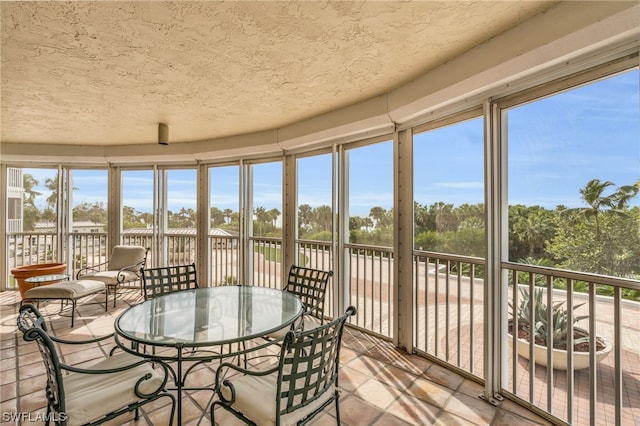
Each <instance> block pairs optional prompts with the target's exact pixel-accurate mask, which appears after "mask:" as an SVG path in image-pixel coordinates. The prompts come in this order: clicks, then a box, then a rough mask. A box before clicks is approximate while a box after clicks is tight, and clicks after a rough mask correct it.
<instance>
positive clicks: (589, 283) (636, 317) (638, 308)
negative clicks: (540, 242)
mask: <svg viewBox="0 0 640 426" xmlns="http://www.w3.org/2000/svg"><path fill="white" fill-rule="evenodd" d="M503 271H504V274H505V276H504V284H503V285H505V286H508V288H509V301H510V304H511V306H513V307H516V308H517V307H519V306H520V302H521V301H522V297H523V293H522V292H520V291H515V292H514V291H512V290H513V288H514V286H518V287H516V288H524V289H525V290H526V292H527V293H528V294H530V295H533V294H535V292H536V291H541V292H542V294H541V296H542V299H541V301H542V302H543V303H544V304H545V305H546V306H553V305H554V304H562V307H563V309H565V310H566V312H567V315H568V324H569V326H571V324H573V322H574V320H575V321H576V324H575V325H574V326H573V328H574V329H583V330H586V332H587V333H588V336H589V338H588V344H587V346H588V354H587V355H584V357H585V358H586V361H585V363H586V367H585V368H581V365H580V362H581V361H580V358H582V357H583V355H582V354H581V353H579V352H578V351H576V350H573V344H572V343H573V342H571V340H572V339H573V333H571V332H569V334H568V337H569V339H570V341H569V343H568V345H567V348H568V351H567V352H563V351H560V352H558V351H552V349H551V347H549V346H542V347H541V348H537V349H536V346H535V345H534V343H533V342H532V340H531V339H529V340H527V341H522V340H516V344H515V345H514V344H513V343H512V340H513V339H511V338H507V336H506V330H505V331H504V334H503V336H504V337H505V338H504V340H506V341H507V344H506V345H505V350H504V353H505V355H506V359H507V361H506V362H505V367H506V370H505V371H506V372H507V374H506V375H505V382H504V384H503V388H504V389H505V392H508V393H510V394H512V395H513V396H515V397H517V398H520V399H522V400H524V401H526V402H528V403H530V404H533V405H535V406H536V407H538V408H540V409H541V410H544V411H546V412H547V413H549V414H551V415H553V416H555V417H558V418H560V419H562V420H564V421H566V422H567V423H570V424H596V423H601V422H603V421H604V420H605V419H606V421H607V422H608V423H612V424H618V425H619V424H627V423H628V424H634V423H635V422H637V421H638V419H639V418H640V379H639V378H640V303H639V302H637V301H632V300H627V299H624V298H623V294H625V293H627V294H630V293H631V292H632V291H634V290H635V291H638V290H640V282H638V281H637V280H630V279H623V278H614V277H608V276H600V275H594V274H584V273H576V272H570V271H564V270H559V269H553V268H544V267H539V266H533V265H522V264H514V263H504V264H503ZM530 300H531V299H530ZM532 308H533V309H535V308H536V307H535V306H534V307H532ZM582 317H584V318H583V319H581V318H582ZM514 327H517V324H516V325H514ZM596 336H597V337H596ZM602 339H604V340H606V342H608V343H609V344H610V345H611V353H609V354H608V355H605V356H604V358H602V359H600V358H601V356H602V355H600V356H597V354H596V349H597V346H596V345H597V342H598V341H599V340H600V341H602ZM536 351H538V352H540V354H539V357H538V358H535V356H536V355H535V352H536ZM530 359H535V360H536V361H535V362H530V361H529V360H530ZM564 360H566V361H567V362H566V364H567V367H566V369H559V368H557V362H558V361H564ZM544 365H552V366H553V367H552V368H547V367H545V366H544Z"/></svg>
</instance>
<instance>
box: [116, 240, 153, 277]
mask: <svg viewBox="0 0 640 426" xmlns="http://www.w3.org/2000/svg"><path fill="white" fill-rule="evenodd" d="M146 259H147V249H146V248H144V247H141V246H125V245H118V246H115V247H114V248H113V251H112V252H111V259H110V260H109V270H110V271H118V270H120V269H126V270H129V271H134V272H139V271H140V268H141V267H144V264H145V262H146Z"/></svg>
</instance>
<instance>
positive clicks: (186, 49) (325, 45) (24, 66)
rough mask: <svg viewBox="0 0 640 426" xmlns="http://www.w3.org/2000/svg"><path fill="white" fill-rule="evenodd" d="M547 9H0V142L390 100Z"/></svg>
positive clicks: (516, 5) (117, 136)
mask: <svg viewBox="0 0 640 426" xmlns="http://www.w3.org/2000/svg"><path fill="white" fill-rule="evenodd" d="M555 3H557V2H549V1H466V2H462V1H429V2H427V1H419V2H414V1H410V2H396V1H388V2H380V1H376V2H373V1H370V2H355V1H353V2H333V1H321V2H320V1H318V2H316V1H312V2H245V1H243V2H239V1H238V2H235V1H232V2H214V1H204V2H196V1H182V2H155V1H146V2H109V1H101V2H92V1H78V2H38V1H34V2H1V13H2V29H1V31H2V32H1V36H2V45H1V48H2V51H1V55H2V58H1V61H2V62H1V66H2V68H1V88H0V89H1V92H0V95H1V104H2V105H1V113H2V116H1V133H0V138H1V139H0V141H2V142H12V143H19V144H23V143H37V144H71V145H125V144H155V143H156V142H157V123H159V122H165V123H167V124H168V125H169V140H170V141H171V143H174V142H187V141H199V140H208V139H214V138H220V137H225V136H231V135H239V134H249V133H252V132H259V131H264V130H269V129H277V128H280V127H282V126H287V125H290V124H292V123H296V122H299V121H301V120H304V119H307V118H310V117H314V116H318V115H320V114H323V113H326V112H328V111H332V110H336V109H338V108H341V107H344V106H347V105H352V104H355V103H357V102H360V101H363V100H366V99H369V98H373V97H376V96H379V95H381V94H384V93H388V92H390V91H392V90H394V89H396V88H398V87H400V86H402V85H405V84H407V83H408V82H410V81H412V80H413V79H416V78H417V77H418V76H421V75H423V74H425V73H426V72H427V71H429V70H431V69H433V68H435V67H437V66H438V65H441V64H443V63H445V62H447V61H450V60H452V59H454V58H456V57H458V56H459V55H461V54H463V53H464V52H467V51H469V50H471V49H472V48H474V47H476V46H478V45H480V44H482V43H484V42H486V41H487V40H489V39H491V38H492V37H494V36H496V35H498V34H500V33H503V32H505V31H506V30H508V29H510V28H513V27H515V26H516V25H518V24H520V23H522V22H523V21H525V20H527V19H529V18H531V17H532V16H534V15H536V14H540V13H543V12H545V11H546V10H547V9H548V8H550V7H552V6H553V5H554V4H555Z"/></svg>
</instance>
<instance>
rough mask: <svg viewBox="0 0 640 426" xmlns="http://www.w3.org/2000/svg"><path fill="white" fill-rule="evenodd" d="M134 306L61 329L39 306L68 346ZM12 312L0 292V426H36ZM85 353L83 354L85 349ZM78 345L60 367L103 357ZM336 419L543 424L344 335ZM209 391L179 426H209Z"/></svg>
mask: <svg viewBox="0 0 640 426" xmlns="http://www.w3.org/2000/svg"><path fill="white" fill-rule="evenodd" d="M138 301H140V296H139V293H137V292H124V293H123V294H122V296H119V298H118V304H117V307H116V308H113V307H112V306H111V304H110V306H109V312H108V313H105V312H104V308H101V307H100V306H99V305H89V304H82V306H80V307H79V309H78V310H79V316H78V317H76V325H75V327H74V328H73V329H71V328H70V327H69V325H70V321H69V318H68V317H60V316H59V315H57V311H58V308H59V304H58V302H50V303H48V304H46V305H43V306H41V310H42V311H43V312H44V313H45V314H46V315H47V319H48V324H49V328H50V331H51V332H52V333H53V334H55V335H57V336H59V337H66V338H72V339H87V338H90V337H93V336H101V335H104V334H108V333H110V332H112V331H113V322H114V320H115V318H116V316H117V315H118V314H119V313H120V312H122V310H124V309H126V308H127V307H128V306H129V305H130V304H133V303H137V302H138ZM18 307H19V295H18V294H17V293H16V292H2V293H0V308H1V312H0V331H1V334H0V339H1V346H0V353H1V358H0V360H1V371H0V383H1V392H0V394H1V402H0V405H1V408H0V413H1V416H0V424H2V425H10V424H16V422H15V421H12V420H11V419H10V417H11V415H12V414H14V413H20V414H21V415H22V416H24V419H25V420H24V421H22V422H21V423H19V424H23V425H27V424H28V425H37V424H42V423H41V422H40V423H39V422H37V421H36V420H37V419H38V418H37V415H36V413H43V412H44V410H45V399H44V392H43V388H44V385H45V378H44V375H43V371H44V366H43V364H42V360H41V357H40V354H39V353H38V351H37V348H36V345H35V344H34V343H26V342H24V341H23V340H22V337H21V335H19V334H17V333H16V326H15V318H16V312H17V309H18ZM87 346H88V347H87ZM87 346H85V345H83V346H82V347H79V348H78V347H76V348H73V349H71V350H67V349H65V351H64V352H63V354H62V357H63V362H65V363H67V364H76V365H80V366H81V365H83V364H85V365H89V364H91V363H93V362H95V360H96V359H99V358H101V357H104V356H106V353H107V352H108V350H109V349H110V348H111V347H113V343H112V342H110V343H109V345H105V346H99V345H97V344H92V345H87ZM214 368H215V366H211V367H203V368H202V369H201V372H198V374H194V375H192V376H190V379H189V381H190V384H192V385H205V386H207V385H210V384H211V383H212V381H213V371H214V370H213V369H214ZM340 374H341V375H340V387H341V389H342V393H341V398H340V414H341V420H342V424H343V425H350V426H351V425H353V426H355V425H384V426H395V425H398V426H400V425H429V424H437V425H542V424H549V422H548V421H546V420H544V419H543V418H540V417H538V416H536V415H535V414H533V413H531V412H530V411H528V410H526V409H524V408H522V407H520V406H518V405H516V404H515V403H513V402H511V401H508V400H505V401H504V402H503V403H502V404H501V405H500V406H499V407H494V406H492V405H489V404H487V403H485V402H484V401H483V400H481V399H480V398H478V395H479V394H480V393H481V391H482V387H481V386H480V385H478V384H477V383H475V382H472V381H470V380H465V379H464V378H462V377H461V376H459V375H457V374H455V373H453V372H451V371H448V370H447V369H445V368H443V367H441V366H439V365H437V364H434V363H431V362H429V361H428V360H426V359H424V358H422V357H419V356H416V355H410V354H407V353H406V352H403V351H401V350H397V349H395V348H394V347H393V345H391V344H390V343H388V342H386V341H383V340H380V339H378V338H375V337H372V336H369V335H367V334H364V333H361V332H358V331H356V330H353V329H350V328H347V329H346V330H345V335H344V340H343V347H342V351H341V366H340ZM210 397H211V392H207V391H194V392H186V395H185V396H184V397H183V424H184V425H211V420H210V418H209V408H208V404H209V402H210ZM168 411H169V409H168V404H167V403H166V402H163V401H162V400H158V401H156V402H154V403H152V404H150V405H149V406H147V408H143V409H142V410H141V418H140V419H139V420H138V421H133V420H132V417H133V416H132V415H126V416H122V417H120V418H118V419H116V420H114V421H111V422H110V423H108V424H109V425H121V424H130V425H159V426H165V425H166V424H167V423H168V420H167V419H168ZM29 413H30V414H29ZM215 420H216V424H217V425H224V426H227V425H229V426H234V425H239V424H242V423H241V422H240V421H238V420H237V419H236V418H235V417H233V416H232V415H230V414H229V413H228V412H226V411H225V410H223V409H221V408H218V409H216V414H215ZM311 424H313V425H318V426H320V425H335V424H336V419H335V409H334V405H331V406H330V407H328V408H327V409H325V411H324V412H323V413H321V414H320V415H319V416H317V417H316V418H315V419H314V420H313V421H312V422H311Z"/></svg>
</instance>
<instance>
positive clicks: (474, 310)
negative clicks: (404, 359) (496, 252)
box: [413, 250, 484, 378]
mask: <svg viewBox="0 0 640 426" xmlns="http://www.w3.org/2000/svg"><path fill="white" fill-rule="evenodd" d="M413 260H414V266H413V271H414V274H413V276H414V286H413V288H414V298H413V300H414V330H415V336H414V346H415V349H416V350H417V351H418V352H424V353H426V354H429V355H431V356H433V357H436V358H438V359H440V360H442V361H444V362H446V363H448V364H450V365H453V366H455V367H457V368H458V369H460V370H462V371H465V372H467V373H470V374H472V375H474V376H477V377H479V378H482V377H483V370H484V368H483V359H484V349H483V338H482V335H483V328H484V320H483V311H484V279H483V277H484V259H481V258H475V257H465V256H455V255H449V254H443V253H431V252H425V251H420V250H416V251H414V254H413Z"/></svg>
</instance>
